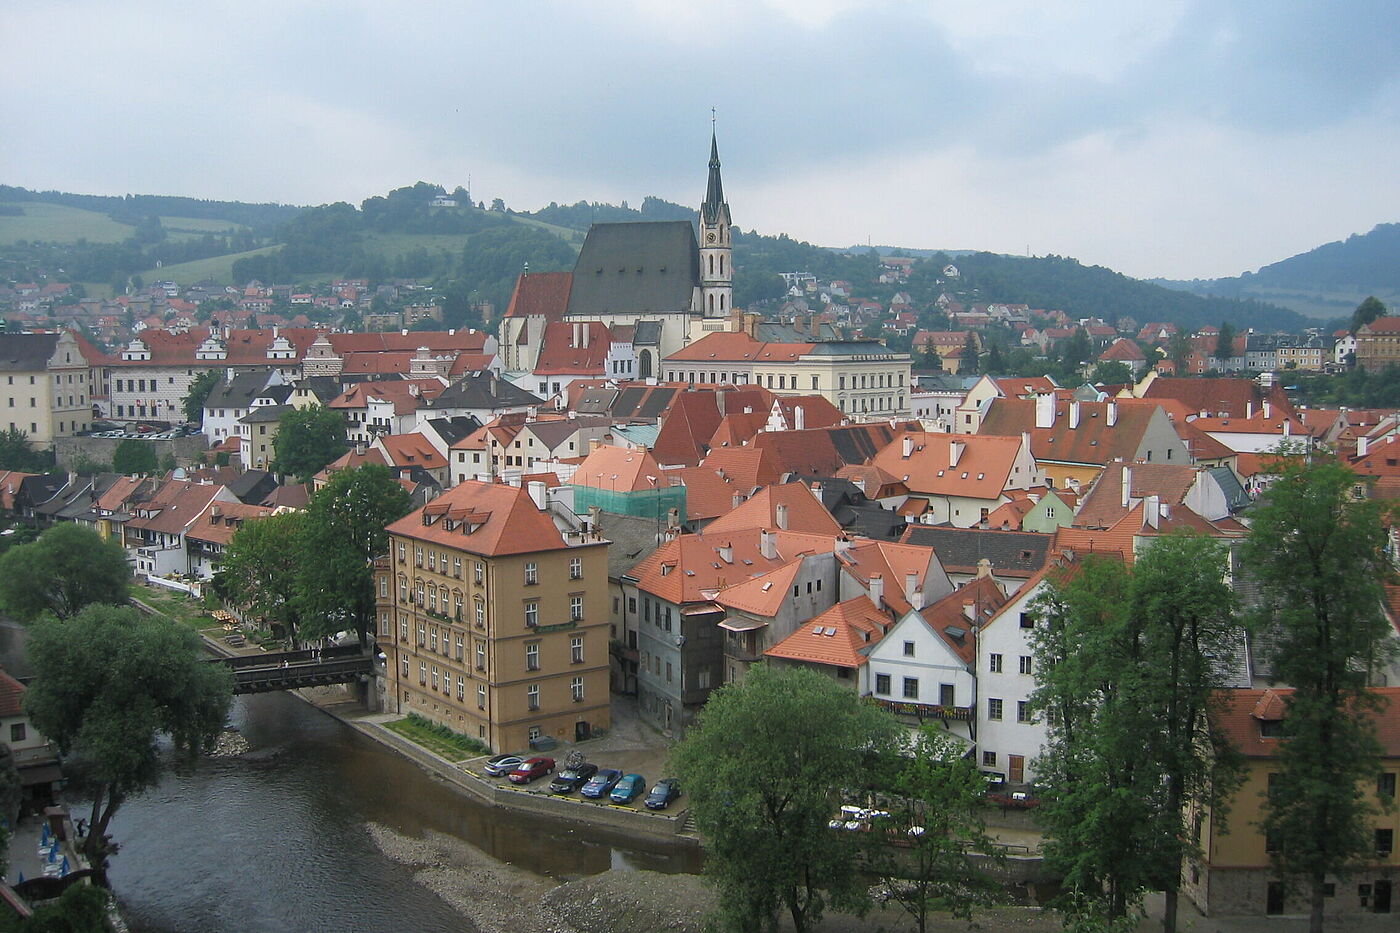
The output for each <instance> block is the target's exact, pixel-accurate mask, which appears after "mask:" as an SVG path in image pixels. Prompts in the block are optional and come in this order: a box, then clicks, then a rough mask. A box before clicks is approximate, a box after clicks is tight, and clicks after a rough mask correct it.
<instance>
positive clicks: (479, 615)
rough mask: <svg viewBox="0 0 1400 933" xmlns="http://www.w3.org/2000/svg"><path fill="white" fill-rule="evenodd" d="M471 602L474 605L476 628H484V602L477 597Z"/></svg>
mask: <svg viewBox="0 0 1400 933" xmlns="http://www.w3.org/2000/svg"><path fill="white" fill-rule="evenodd" d="M473 602H474V603H476V627H477V628H486V600H484V599H482V598H481V597H480V596H478V597H477V598H476V599H475V600H473Z"/></svg>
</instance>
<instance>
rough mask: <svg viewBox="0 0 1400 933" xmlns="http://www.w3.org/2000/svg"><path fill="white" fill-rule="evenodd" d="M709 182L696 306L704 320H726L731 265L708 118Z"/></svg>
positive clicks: (731, 285)
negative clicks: (698, 305)
mask: <svg viewBox="0 0 1400 933" xmlns="http://www.w3.org/2000/svg"><path fill="white" fill-rule="evenodd" d="M710 121H711V128H710V180H709V184H708V185H706V187H705V202H704V203H703V204H701V205H700V307H701V312H702V313H703V314H704V316H705V317H710V318H715V317H728V316H729V312H730V311H731V310H733V293H734V266H733V262H732V261H731V256H730V253H731V245H730V229H731V227H732V224H731V223H730V220H729V204H728V202H726V201H725V200H724V183H723V182H722V181H721V180H720V176H719V140H718V139H717V138H716V136H715V131H714V127H713V123H714V114H713V111H711V116H710Z"/></svg>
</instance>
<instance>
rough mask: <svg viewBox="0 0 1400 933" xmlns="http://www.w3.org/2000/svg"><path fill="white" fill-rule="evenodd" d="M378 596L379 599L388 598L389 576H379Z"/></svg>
mask: <svg viewBox="0 0 1400 933" xmlns="http://www.w3.org/2000/svg"><path fill="white" fill-rule="evenodd" d="M379 596H380V598H381V599H388V598H389V578H388V577H380V578H379Z"/></svg>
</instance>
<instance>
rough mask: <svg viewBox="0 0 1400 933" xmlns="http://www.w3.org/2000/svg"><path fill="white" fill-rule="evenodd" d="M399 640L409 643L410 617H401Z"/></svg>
mask: <svg viewBox="0 0 1400 933" xmlns="http://www.w3.org/2000/svg"><path fill="white" fill-rule="evenodd" d="M399 640H401V641H408V616H400V617H399Z"/></svg>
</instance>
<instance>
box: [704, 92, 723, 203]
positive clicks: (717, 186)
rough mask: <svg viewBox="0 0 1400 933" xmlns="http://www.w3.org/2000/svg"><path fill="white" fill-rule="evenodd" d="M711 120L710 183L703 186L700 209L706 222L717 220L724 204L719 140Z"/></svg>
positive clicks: (712, 119) (712, 118)
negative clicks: (703, 200)
mask: <svg viewBox="0 0 1400 933" xmlns="http://www.w3.org/2000/svg"><path fill="white" fill-rule="evenodd" d="M713 122H714V117H713V116H711V127H710V183H709V185H707V186H706V188H705V203H704V205H703V206H702V207H701V209H700V211H701V214H702V216H703V217H704V220H705V223H707V224H713V223H717V222H718V220H719V215H720V209H721V208H722V207H723V206H724V183H723V182H721V181H720V177H719V141H718V139H717V138H716V136H715V131H714V126H713Z"/></svg>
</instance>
